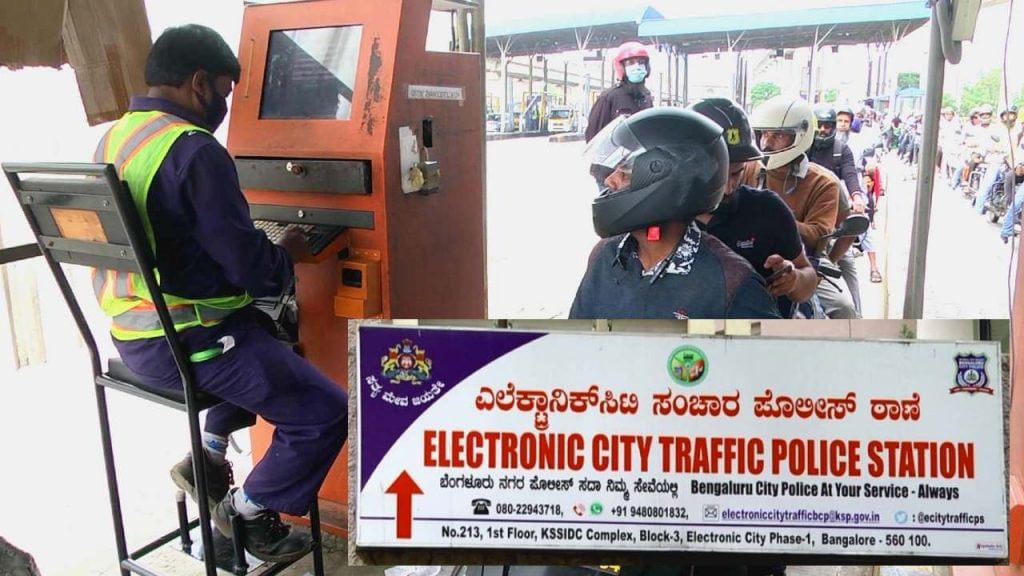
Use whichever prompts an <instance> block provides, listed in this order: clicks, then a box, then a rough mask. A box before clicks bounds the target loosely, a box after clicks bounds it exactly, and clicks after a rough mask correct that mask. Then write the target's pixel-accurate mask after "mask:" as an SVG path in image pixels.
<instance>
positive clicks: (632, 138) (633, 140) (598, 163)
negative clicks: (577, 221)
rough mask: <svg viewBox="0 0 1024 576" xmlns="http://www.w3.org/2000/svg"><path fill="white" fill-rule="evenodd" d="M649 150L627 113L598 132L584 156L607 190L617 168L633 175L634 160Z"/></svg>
mask: <svg viewBox="0 0 1024 576" xmlns="http://www.w3.org/2000/svg"><path fill="white" fill-rule="evenodd" d="M646 151H647V150H646V149H645V148H644V147H643V145H642V144H641V143H640V140H639V139H638V138H637V137H636V135H635V134H634V133H633V131H632V130H631V129H630V128H629V126H628V125H627V124H626V117H625V116H619V117H617V118H615V119H614V120H612V121H611V122H609V123H608V125H607V126H605V127H604V128H602V129H601V131H600V132H598V133H597V135H596V136H594V138H593V139H592V140H591V141H590V142H589V143H588V144H587V147H586V148H585V149H584V150H583V157H584V158H585V159H586V161H587V164H589V165H590V175H591V176H593V177H594V180H595V181H596V182H597V185H598V188H599V189H600V191H601V193H602V194H603V193H605V192H607V188H608V187H609V185H608V183H607V182H606V181H607V180H608V177H609V176H611V175H612V174H614V173H616V172H620V173H621V174H624V175H626V176H629V175H631V174H632V172H633V161H634V160H636V158H637V157H638V156H640V155H641V154H643V153H644V152H646Z"/></svg>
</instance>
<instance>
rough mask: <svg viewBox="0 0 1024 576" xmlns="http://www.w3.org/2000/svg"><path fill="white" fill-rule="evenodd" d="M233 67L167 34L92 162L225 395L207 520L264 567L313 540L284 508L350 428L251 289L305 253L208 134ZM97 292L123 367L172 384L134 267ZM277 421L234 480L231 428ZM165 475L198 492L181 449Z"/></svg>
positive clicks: (203, 375)
mask: <svg viewBox="0 0 1024 576" xmlns="http://www.w3.org/2000/svg"><path fill="white" fill-rule="evenodd" d="M239 74H240V66H239V63H238V59H237V58H236V57H235V56H234V54H233V53H232V52H231V49H230V48H229V47H228V45H227V44H226V43H225V42H224V40H223V39H222V38H221V37H220V35H218V34H217V33H216V32H215V31H213V30H211V29H209V28H206V27H204V26H198V25H187V26H181V27H178V28H171V29H169V30H167V31H166V32H164V33H163V34H162V35H161V36H160V38H158V39H157V41H156V42H155V43H154V44H153V48H152V50H151V51H150V54H149V57H148V59H147V61H146V83H147V85H148V86H149V87H150V88H149V92H148V93H147V95H146V96H144V97H134V98H132V101H131V106H130V110H129V112H128V113H127V114H125V115H124V117H122V118H121V119H120V120H118V121H117V122H116V123H115V124H114V125H113V126H112V127H111V129H110V130H109V131H108V132H107V133H106V135H104V137H103V139H102V140H101V142H100V144H99V146H98V147H97V150H96V157H95V160H96V161H97V162H109V163H112V164H114V165H115V166H116V167H117V169H118V172H119V174H120V175H121V178H122V179H123V180H125V181H126V182H127V183H128V186H129V188H130V190H131V195H132V198H133V199H134V201H135V205H136V207H137V208H138V212H139V215H140V216H141V220H142V224H143V228H144V229H145V232H146V236H147V238H148V240H149V243H150V247H151V248H152V249H153V253H154V254H155V257H156V265H157V270H158V272H159V278H160V285H161V288H162V289H163V291H164V292H165V294H166V297H167V302H168V306H169V308H170V309H171V315H172V318H173V320H174V323H175V328H176V330H177V331H178V333H179V335H180V338H181V340H182V343H183V345H184V346H185V348H186V350H187V352H188V353H189V354H190V355H191V359H192V362H193V366H194V370H195V376H196V381H197V383H198V386H199V388H200V389H201V390H202V391H204V392H207V393H209V394H212V395H214V396H217V397H219V398H221V399H223V400H224V402H223V403H222V404H219V405H217V406H214V407H213V408H211V409H210V410H209V411H208V413H207V415H206V422H205V427H204V434H203V445H204V453H205V461H206V465H207V478H208V479H209V481H210V498H211V501H210V502H208V503H207V505H209V506H210V507H211V508H213V518H214V521H215V523H216V524H217V527H218V529H220V531H221V532H222V533H223V534H224V535H225V536H227V537H230V536H231V526H230V518H231V517H232V516H234V515H236V514H237V515H241V517H242V518H243V520H244V521H245V525H246V528H247V530H246V542H245V546H246V549H247V550H249V552H250V553H252V554H253V555H254V556H256V557H258V558H261V559H263V560H267V561H284V560H290V559H292V558H296V557H298V556H301V555H302V554H305V553H306V552H307V551H308V550H309V546H310V541H309V538H308V536H305V535H303V534H300V533H297V532H293V531H291V530H290V529H289V527H288V526H287V525H285V524H283V523H282V522H281V520H280V517H279V515H278V513H279V512H284V513H288V514H295V515H303V514H305V513H306V512H307V511H308V510H309V506H310V504H311V503H312V501H313V498H316V494H317V492H318V490H319V489H320V485H321V484H322V483H323V481H324V478H325V477H326V475H327V471H328V469H329V468H330V467H331V464H332V463H333V462H334V460H335V458H336V457H337V455H338V453H339V452H340V450H341V447H342V445H343V444H344V443H345V439H346V434H347V424H346V421H347V420H346V418H347V414H348V398H347V396H346V394H345V392H344V391H343V390H342V389H341V387H339V386H338V385H337V384H335V383H334V382H332V381H331V380H329V379H328V378H327V377H326V376H324V375H323V374H322V373H320V372H319V371H318V370H317V369H316V368H315V367H313V366H312V365H310V364H309V363H308V362H306V361H305V360H303V359H302V358H300V357H299V356H297V355H296V354H294V353H293V352H292V351H291V350H290V349H289V348H288V347H286V346H285V345H283V344H282V343H280V342H278V341H277V340H275V338H274V337H273V336H272V335H271V333H270V332H269V331H268V330H267V329H265V328H264V326H266V323H267V319H266V317H265V315H263V313H262V312H260V311H258V310H256V309H255V308H254V307H253V306H252V305H251V302H252V298H253V297H261V296H270V295H274V294H279V293H280V292H281V291H282V290H283V289H284V286H285V285H286V284H287V283H289V282H290V280H291V278H292V274H293V270H292V262H293V261H294V260H295V259H296V258H299V257H301V256H302V255H304V254H305V253H306V252H307V248H306V244H305V241H304V239H303V237H302V236H301V234H298V233H294V234H288V235H286V236H285V238H284V239H283V240H282V241H281V243H280V245H275V244H273V243H271V242H270V241H269V240H268V239H267V237H266V236H265V235H264V234H263V233H262V232H260V231H258V230H256V229H255V228H254V227H253V224H252V222H251V220H250V219H249V207H248V205H247V203H246V201H245V198H244V197H243V196H242V191H241V189H240V188H239V184H238V175H237V173H236V172H235V167H234V163H233V161H232V159H231V157H230V156H229V155H228V152H227V150H225V149H224V147H223V146H221V145H220V144H219V143H218V141H217V140H216V139H215V138H214V137H213V136H212V133H213V132H214V131H215V130H216V129H217V127H218V126H219V125H220V124H221V122H223V120H224V117H225V115H226V113H227V98H228V96H229V95H230V94H231V90H232V87H233V85H234V83H235V82H237V81H238V78H239ZM94 289H95V291H96V295H97V298H98V299H99V302H100V306H101V307H102V308H103V310H104V311H105V312H106V313H107V314H108V315H109V316H111V317H112V319H113V327H112V330H111V333H112V336H113V339H114V344H115V346H116V347H117V349H118V351H119V352H120V354H121V358H122V360H123V361H124V363H125V364H126V365H127V366H128V368H130V369H131V370H133V371H134V372H136V373H137V374H139V375H140V376H141V377H143V378H145V379H146V380H147V381H149V382H151V383H152V384H154V385H158V386H163V387H167V388H178V389H180V387H181V382H180V379H179V375H178V370H177V368H176V367H175V364H174V362H173V360H172V357H171V354H170V351H169V349H168V346H167V343H166V341H165V339H164V338H163V337H162V336H163V333H162V331H161V330H160V327H159V324H158V323H157V322H156V314H155V311H154V310H153V306H152V302H151V299H150V298H149V294H148V292H147V291H146V289H145V286H144V285H143V284H142V283H141V281H140V280H139V279H138V278H135V277H134V275H130V274H120V273H117V272H114V271H103V270H99V271H97V273H96V275H95V277H94ZM257 414H258V415H260V416H262V417H263V418H264V419H266V420H267V421H269V422H271V423H272V424H274V425H275V427H276V432H275V434H274V437H273V440H272V443H271V445H270V448H269V450H268V451H267V453H266V455H265V456H264V457H263V459H261V460H260V461H259V462H258V463H257V464H256V466H255V467H254V468H253V470H252V473H251V474H250V475H249V477H248V478H247V479H246V481H245V483H244V485H243V486H242V487H236V488H232V487H231V484H232V482H233V478H232V475H231V467H230V463H229V462H228V461H227V460H226V459H225V452H226V449H227V445H228V436H229V435H230V434H231V433H232V432H234V431H236V430H240V429H242V428H245V427H248V426H251V425H252V424H253V423H255V421H256V415H257ZM171 477H172V479H173V480H174V482H175V484H177V485H178V486H179V487H181V488H182V489H184V490H186V491H188V492H189V493H191V494H192V496H193V498H194V497H195V494H196V492H195V486H194V473H193V470H192V461H191V457H190V456H188V457H186V458H185V459H184V460H182V461H181V462H180V463H178V464H177V465H175V466H174V468H172V469H171Z"/></svg>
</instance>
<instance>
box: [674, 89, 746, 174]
mask: <svg viewBox="0 0 1024 576" xmlns="http://www.w3.org/2000/svg"><path fill="white" fill-rule="evenodd" d="M690 110H693V111H694V112H697V113H700V114H703V115H704V116H707V117H708V118H710V119H712V120H714V121H715V123H717V124H718V125H719V126H721V127H722V130H724V131H725V144H726V145H727V146H728V147H729V162H731V163H734V164H735V163H738V162H746V161H748V160H760V159H761V158H762V157H763V154H761V151H760V150H759V149H758V148H757V145H755V144H754V131H753V130H751V128H750V120H749V119H748V118H747V113H746V112H744V111H743V109H742V108H740V107H739V105H738V104H736V103H735V102H733V101H732V100H729V99H728V98H708V99H707V100H701V101H700V102H697V103H696V104H694V105H692V106H690Z"/></svg>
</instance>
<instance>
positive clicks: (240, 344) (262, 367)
mask: <svg viewBox="0 0 1024 576" xmlns="http://www.w3.org/2000/svg"><path fill="white" fill-rule="evenodd" d="M231 335H232V336H233V337H234V339H235V346H234V347H233V348H231V349H229V350H228V351H226V352H225V353H224V354H223V355H221V356H218V357H216V358H214V359H212V360H208V361H206V362H200V363H198V364H194V365H193V367H194V370H195V376H196V382H197V385H198V386H199V389H200V390H202V391H204V392H207V393H209V394H213V395H214V396H217V397H219V398H221V399H223V400H224V402H223V403H221V404H218V405H216V406H214V407H212V408H210V410H209V411H208V412H207V415H206V425H205V429H206V431H207V432H210V433H212V434H220V435H223V436H227V435H228V434H231V433H232V432H235V431H236V430H240V429H242V428H246V427H248V426H252V425H253V424H254V423H255V422H256V415H257V414H258V415H260V416H261V417H263V418H264V419H265V420H267V421H268V422H270V423H271V424H273V425H274V436H273V438H272V440H271V443H270V448H269V449H268V450H267V453H266V454H265V455H264V456H263V458H262V459H261V460H260V461H259V462H258V463H257V464H256V466H255V467H254V468H253V470H252V473H251V474H249V477H248V478H247V479H246V481H245V485H244V488H245V493H246V494H247V495H248V496H249V498H251V499H252V500H253V501H255V502H257V503H259V504H261V505H263V506H266V507H268V508H270V509H271V510H276V511H278V512H285V513H288V514H294V515H300V516H301V515H303V514H306V513H307V512H308V511H309V506H310V504H311V503H312V502H313V498H315V497H316V494H317V492H318V491H319V489H320V485H321V484H323V482H324V478H326V477H327V471H328V470H329V469H330V467H331V464H333V463H334V459H335V458H336V457H337V456H338V453H339V452H340V451H341V447H342V446H343V445H344V444H345V439H346V437H347V435H348V396H347V395H346V394H345V391H344V390H342V389H341V387H340V386H338V385H337V384H335V383H334V382H332V381H331V380H330V379H329V378H327V377H326V376H324V374H323V373H321V372H320V371H319V370H317V369H316V368H315V367H314V366H313V365H312V364H310V363H309V362H307V361H306V360H305V359H303V358H302V357H300V356H298V355H297V354H295V353H294V352H292V351H291V349H289V348H288V347H287V346H285V345H284V344H282V343H281V342H279V341H277V340H275V339H274V338H273V337H272V336H271V335H270V334H268V333H267V332H266V331H265V330H262V329H259V328H254V329H249V330H235V331H232V332H231Z"/></svg>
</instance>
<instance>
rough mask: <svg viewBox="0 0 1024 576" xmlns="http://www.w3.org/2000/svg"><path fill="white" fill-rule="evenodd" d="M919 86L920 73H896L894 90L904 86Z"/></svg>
mask: <svg viewBox="0 0 1024 576" xmlns="http://www.w3.org/2000/svg"><path fill="white" fill-rule="evenodd" d="M920 87H921V73H920V72H900V73H899V74H897V75H896V90H903V89H904V88H920Z"/></svg>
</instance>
